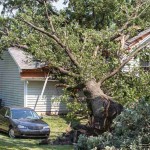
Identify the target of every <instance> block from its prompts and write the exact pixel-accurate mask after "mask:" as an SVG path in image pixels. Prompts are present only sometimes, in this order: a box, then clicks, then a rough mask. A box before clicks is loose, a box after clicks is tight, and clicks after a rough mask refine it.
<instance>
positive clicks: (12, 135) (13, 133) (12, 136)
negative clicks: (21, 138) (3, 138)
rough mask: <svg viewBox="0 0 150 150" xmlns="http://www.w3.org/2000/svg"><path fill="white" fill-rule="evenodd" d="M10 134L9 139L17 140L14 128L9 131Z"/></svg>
mask: <svg viewBox="0 0 150 150" xmlns="http://www.w3.org/2000/svg"><path fill="white" fill-rule="evenodd" d="M8 134H9V137H10V138H15V137H16V136H15V131H14V129H13V128H10V129H9V131H8Z"/></svg>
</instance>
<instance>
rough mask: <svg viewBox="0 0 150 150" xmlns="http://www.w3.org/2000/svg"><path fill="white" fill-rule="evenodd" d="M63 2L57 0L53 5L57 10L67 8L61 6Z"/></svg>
mask: <svg viewBox="0 0 150 150" xmlns="http://www.w3.org/2000/svg"><path fill="white" fill-rule="evenodd" d="M63 1H64V0H59V1H58V2H54V3H53V5H54V6H55V7H56V8H57V9H58V10H61V9H63V8H64V7H67V6H66V5H64V4H63Z"/></svg>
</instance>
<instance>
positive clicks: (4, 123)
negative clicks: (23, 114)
mask: <svg viewBox="0 0 150 150" xmlns="http://www.w3.org/2000/svg"><path fill="white" fill-rule="evenodd" d="M6 116H7V117H6ZM9 117H10V110H9V108H6V107H4V108H2V109H1V111H0V129H1V130H3V131H8V130H9V124H10V120H9Z"/></svg>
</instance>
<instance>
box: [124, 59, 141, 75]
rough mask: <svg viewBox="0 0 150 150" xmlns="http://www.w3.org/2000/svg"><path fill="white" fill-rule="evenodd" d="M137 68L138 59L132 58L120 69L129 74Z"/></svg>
mask: <svg viewBox="0 0 150 150" xmlns="http://www.w3.org/2000/svg"><path fill="white" fill-rule="evenodd" d="M137 67H139V59H134V58H132V59H131V60H130V61H129V62H128V63H127V64H126V65H125V66H124V67H123V69H122V71H123V72H131V71H133V69H134V68H137Z"/></svg>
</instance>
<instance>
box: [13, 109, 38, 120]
mask: <svg viewBox="0 0 150 150" xmlns="http://www.w3.org/2000/svg"><path fill="white" fill-rule="evenodd" d="M11 114H12V119H39V116H38V115H37V114H36V112H34V111H33V110H23V109H22V110H21V109H19V110H11Z"/></svg>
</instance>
